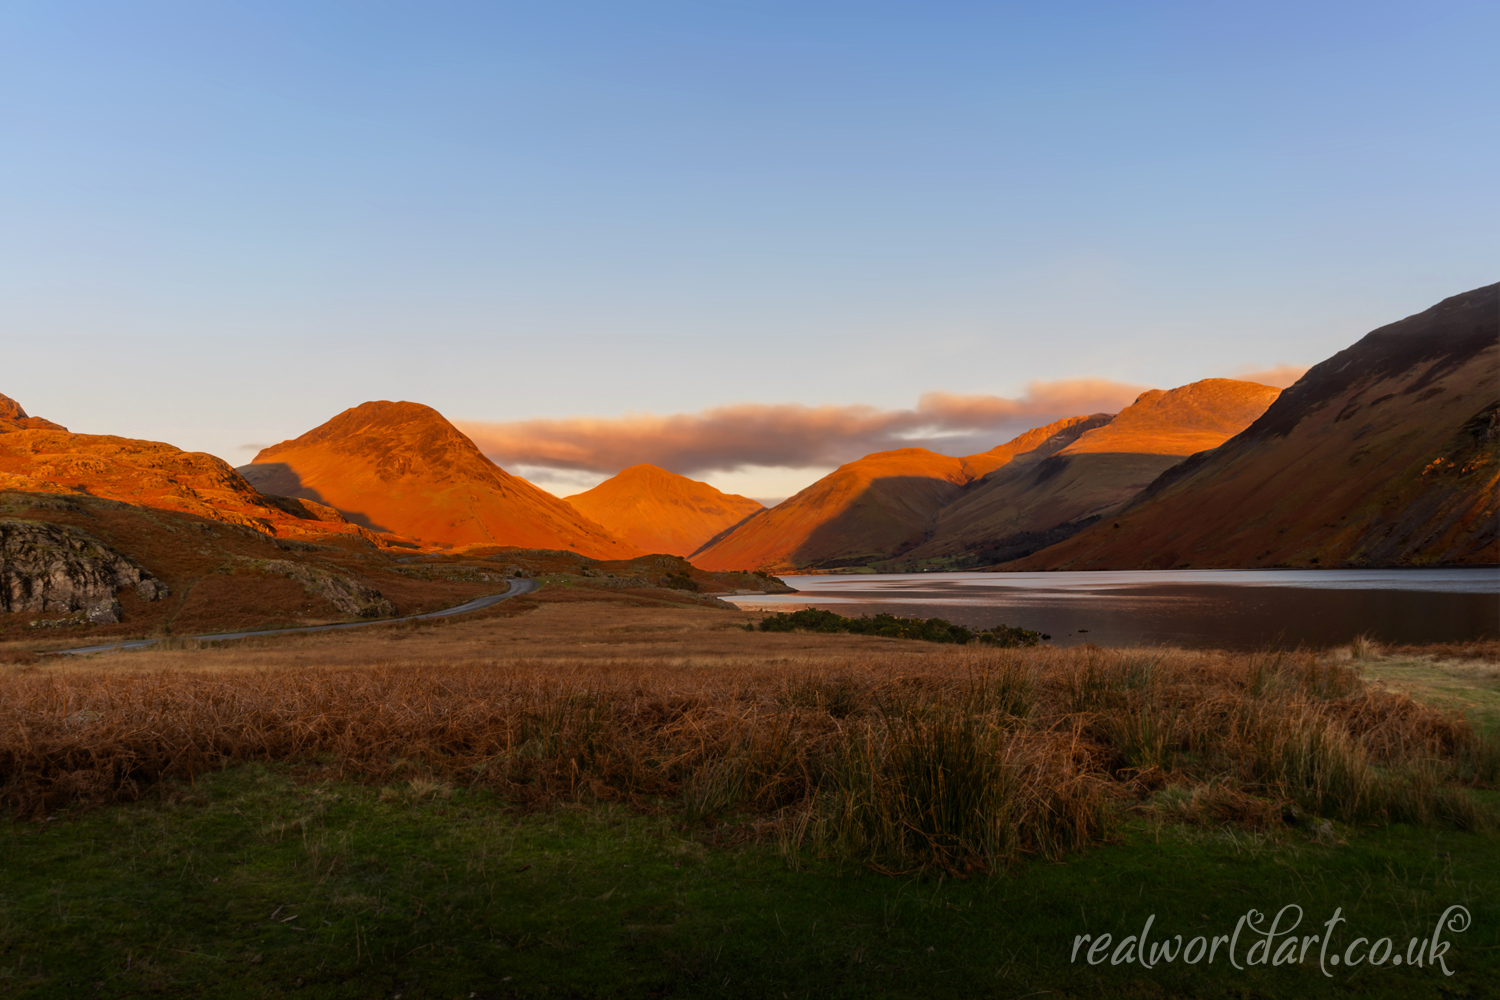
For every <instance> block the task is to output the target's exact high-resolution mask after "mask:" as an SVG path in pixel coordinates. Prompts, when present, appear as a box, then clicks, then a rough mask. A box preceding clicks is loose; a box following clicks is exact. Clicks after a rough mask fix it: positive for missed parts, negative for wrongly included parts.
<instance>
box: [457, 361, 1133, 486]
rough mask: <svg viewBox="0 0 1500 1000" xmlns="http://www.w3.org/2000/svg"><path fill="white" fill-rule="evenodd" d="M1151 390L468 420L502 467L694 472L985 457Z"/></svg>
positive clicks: (1067, 385)
mask: <svg viewBox="0 0 1500 1000" xmlns="http://www.w3.org/2000/svg"><path fill="white" fill-rule="evenodd" d="M1145 389H1146V387H1145V386H1138V385H1126V384H1124V383H1121V382H1113V381H1109V380H1107V379H1069V380H1066V381H1059V382H1032V383H1030V384H1029V385H1028V386H1027V387H1026V394H1025V395H1024V396H1022V397H1020V398H1019V399H1008V398H1005V397H1003V396H961V395H956V394H953V393H945V392H930V393H927V394H926V395H924V396H922V397H921V399H920V400H918V402H917V405H916V407H915V408H913V409H909V410H881V409H876V408H875V407H872V406H804V405H801V404H797V403H781V404H765V403H739V404H734V405H730V406H721V407H715V408H713V409H709V410H703V411H701V412H699V413H676V414H669V415H665V416H660V415H657V414H652V413H632V414H627V415H625V416H622V417H569V418H563V419H543V420H520V421H515V422H511V423H479V422H473V421H469V422H460V423H459V424H458V427H459V429H461V430H462V431H463V432H464V433H465V434H468V435H469V436H470V437H471V438H473V439H474V442H475V443H476V444H478V445H479V447H480V449H481V450H483V451H484V452H485V454H487V455H489V456H490V457H491V458H493V459H494V460H495V461H496V462H498V463H499V464H500V465H502V466H506V467H508V468H509V467H512V466H529V467H533V468H534V467H538V466H541V467H547V468H552V469H572V470H577V471H580V472H594V473H604V474H609V475H612V474H613V473H615V472H618V471H619V470H620V469H623V468H626V467H628V466H631V465H637V464H640V463H643V462H646V463H650V464H652V465H659V466H661V467H662V468H664V469H669V470H671V471H673V472H677V473H681V474H684V475H691V474H694V473H706V472H714V471H718V472H732V471H735V470H739V469H745V468H749V467H753V466H773V467H782V468H807V467H811V466H827V465H839V464H842V463H844V462H848V461H852V460H853V459H856V458H858V457H860V456H861V455H867V454H869V453H870V452H872V451H886V450H889V449H892V448H909V447H920V446H923V445H924V444H932V445H934V446H936V445H938V444H941V445H942V447H941V448H937V447H934V450H941V451H944V452H945V453H948V454H970V453H973V452H976V451H984V450H986V449H988V448H992V447H994V446H995V445H998V444H1002V443H1003V442H1005V441H1007V440H1009V439H1010V438H1011V437H1014V436H1015V435H1016V434H1019V433H1021V432H1022V431H1025V430H1029V429H1031V428H1032V427H1037V426H1040V425H1042V424H1046V423H1050V422H1051V421H1053V420H1057V419H1059V418H1061V417H1068V416H1074V415H1078V414H1086V413H1100V412H1106V413H1114V412H1117V411H1118V410H1120V409H1122V408H1123V407H1125V406H1128V405H1129V404H1130V403H1131V402H1132V401H1134V399H1135V398H1136V397H1137V396H1138V395H1140V394H1141V393H1142V392H1143V391H1145Z"/></svg>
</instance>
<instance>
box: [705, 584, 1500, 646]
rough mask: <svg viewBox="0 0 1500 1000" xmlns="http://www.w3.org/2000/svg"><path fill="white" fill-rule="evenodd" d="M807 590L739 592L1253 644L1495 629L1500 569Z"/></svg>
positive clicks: (740, 601) (773, 607)
mask: <svg viewBox="0 0 1500 1000" xmlns="http://www.w3.org/2000/svg"><path fill="white" fill-rule="evenodd" d="M783 579H784V580H786V582H787V584H788V585H790V586H793V587H796V588H797V589H798V590H799V591H800V593H796V594H774V595H764V596H762V595H756V596H754V597H736V598H734V599H733V602H734V603H735V604H737V605H738V606H740V607H742V608H751V609H764V610H768V611H791V610H795V609H796V608H805V607H818V608H827V609H828V610H830V611H837V612H838V613H839V614H842V615H850V616H858V615H862V614H869V615H873V614H880V613H882V612H885V613H889V614H896V615H916V616H920V617H923V618H934V617H936V618H946V619H948V620H949V621H951V622H955V623H957V624H959V625H966V626H968V627H970V628H990V627H991V626H994V625H998V624H1001V623H1004V624H1006V625H1019V626H1020V627H1022V628H1029V629H1035V630H1037V631H1039V632H1047V633H1050V634H1051V635H1052V642H1053V644H1054V645H1059V646H1072V645H1078V644H1081V643H1084V642H1096V643H1098V644H1099V645H1101V646H1116V645H1137V644H1147V645H1156V644H1164V645H1174V646H1188V647H1216V648H1221V649H1257V648H1263V647H1277V648H1292V647H1295V646H1299V645H1300V646H1315V647H1321V646H1332V645H1337V644H1339V643H1345V642H1348V641H1349V640H1350V639H1352V638H1354V637H1355V636H1357V635H1369V636H1371V637H1372V638H1374V639H1377V640H1379V641H1381V642H1390V643H1421V642H1454V641H1466V640H1470V639H1480V638H1491V639H1493V638H1496V637H1500V569H1495V568H1484V569H1408V570H1380V569H1370V570H1155V571H1120V572H1099V573H901V574H889V575H860V576H788V577H783Z"/></svg>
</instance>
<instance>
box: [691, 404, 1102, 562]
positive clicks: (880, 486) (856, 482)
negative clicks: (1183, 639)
mask: <svg viewBox="0 0 1500 1000" xmlns="http://www.w3.org/2000/svg"><path fill="white" fill-rule="evenodd" d="M1109 419H1110V418H1109V416H1108V415H1107V414H1096V415H1094V416H1092V417H1069V418H1067V419H1066V420H1060V421H1057V422H1056V423H1053V424H1049V425H1047V426H1046V427H1040V428H1037V429H1036V430H1032V431H1028V432H1026V433H1025V434H1023V435H1021V436H1020V437H1017V438H1016V439H1015V440H1014V441H1010V442H1008V443H1006V444H1003V445H1000V446H999V447H997V448H993V449H991V450H990V451H987V452H981V453H980V454H977V455H969V456H967V457H965V458H955V457H952V456H948V455H939V454H937V453H936V452H932V451H928V450H926V449H925V448H902V449H899V450H896V451H883V452H877V453H876V454H873V455H866V456H865V457H864V458H861V459H859V460H858V461H854V462H850V463H848V464H847V465H842V466H839V468H837V469H835V470H834V471H833V472H831V473H829V474H828V475H826V476H824V477H823V478H822V479H820V480H818V481H817V482H816V483H813V484H812V485H811V486H809V487H808V488H807V489H805V490H803V491H802V492H800V493H798V494H797V495H796V496H793V497H790V498H788V499H787V500H785V501H783V502H782V503H780V504H778V505H777V506H775V507H773V508H771V509H770V510H767V511H765V512H763V513H760V514H757V515H755V516H754V517H753V518H751V519H750V520H748V521H746V522H745V523H744V524H742V525H741V526H740V527H738V528H736V529H734V530H732V531H730V532H729V533H728V534H726V535H725V536H723V537H721V538H717V539H715V540H713V541H712V542H710V543H709V544H708V545H705V546H704V547H703V548H702V549H700V550H699V551H698V552H696V553H694V554H693V555H692V560H693V563H694V565H697V566H701V567H703V568H705V569H756V568H776V569H782V568H832V567H837V566H849V565H863V564H865V563H868V562H871V561H874V560H879V559H887V558H890V557H891V556H893V555H897V554H899V553H901V552H903V551H905V550H907V549H910V548H911V547H912V546H914V545H918V544H920V543H921V542H923V541H924V540H926V539H927V538H928V537H929V535H930V533H931V531H932V523H933V517H934V515H935V514H936V513H937V511H939V510H941V509H942V508H943V507H944V506H946V505H947V504H949V503H951V502H952V501H953V500H954V499H956V498H957V497H958V496H959V495H960V494H961V493H962V492H963V490H964V488H965V487H966V486H968V485H969V484H970V483H972V482H974V481H975V480H977V479H979V478H980V477H981V476H983V475H985V474H986V473H989V472H992V471H993V470H994V469H996V468H1000V467H1002V466H1005V465H1007V464H1011V463H1015V462H1018V461H1019V462H1021V463H1023V464H1029V463H1030V462H1032V461H1036V460H1039V458H1041V457H1045V455H1048V454H1051V453H1052V451H1055V450H1057V449H1058V448H1061V447H1064V446H1065V445H1067V444H1069V443H1071V442H1072V441H1073V440H1074V439H1076V438H1077V437H1078V436H1079V435H1080V434H1083V433H1084V432H1085V431H1087V430H1090V429H1092V428H1095V427H1098V426H1101V425H1103V424H1105V423H1107V422H1108V421H1109ZM1049 449H1050V450H1049Z"/></svg>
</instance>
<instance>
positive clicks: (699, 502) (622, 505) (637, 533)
mask: <svg viewBox="0 0 1500 1000" xmlns="http://www.w3.org/2000/svg"><path fill="white" fill-rule="evenodd" d="M567 499H568V503H570V504H572V505H573V506H574V507H577V508H578V509H579V510H580V511H582V512H583V514H584V516H586V517H588V518H590V519H592V520H594V521H596V522H598V523H599V524H602V525H603V526H604V527H605V528H608V529H609V530H610V531H611V532H613V533H614V534H615V535H616V536H618V537H619V538H623V539H624V540H625V541H627V542H629V543H630V544H632V545H634V546H635V547H636V548H639V549H641V550H643V551H645V552H665V553H668V554H670V555H675V556H685V555H688V554H690V553H691V552H693V551H695V550H696V549H698V548H699V547H700V546H701V545H703V543H704V542H707V541H708V540H709V539H711V538H713V537H714V536H715V535H718V534H720V533H721V532H723V531H724V530H725V529H727V528H732V527H734V526H735V525H737V524H739V523H740V522H741V521H743V520H745V518H747V517H749V516H751V515H752V514H754V513H755V512H756V511H759V510H763V509H764V508H763V507H762V505H761V504H760V503H759V502H757V501H755V500H751V499H750V498H749V497H742V496H739V495H737V494H733V493H721V492H720V491H718V490H716V489H714V488H713V487H712V486H710V485H708V484H707V483H700V482H698V481H697V480H694V479H689V478H687V477H686V476H679V475H677V474H676V473H675V472H668V471H667V470H666V469H661V468H658V467H656V466H654V465H632V466H631V467H630V468H628V469H625V470H624V471H622V472H620V473H619V474H618V475H616V476H614V477H613V478H611V479H606V480H605V481H604V482H602V483H600V484H599V485H598V486H595V487H594V488H593V489H591V490H588V491H587V492H584V493H576V494H574V495H573V496H570V497H568V498H567Z"/></svg>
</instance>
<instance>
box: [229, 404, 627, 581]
mask: <svg viewBox="0 0 1500 1000" xmlns="http://www.w3.org/2000/svg"><path fill="white" fill-rule="evenodd" d="M240 472H241V473H242V474H243V475H244V476H245V478H246V479H248V480H249V481H250V482H251V483H253V484H255V486H256V487H257V488H259V489H260V490H261V491H262V492H266V493H276V494H281V495H284V496H294V497H301V498H304V499H308V500H314V501H317V502H319V503H325V504H327V505H329V506H330V507H334V508H335V509H337V510H339V511H340V512H341V513H343V514H344V516H345V517H347V518H349V519H350V520H351V521H354V522H356V523H358V524H363V525H365V526H366V527H368V528H371V529H373V530H376V531H390V532H395V533H397V534H401V535H407V536H410V537H412V538H418V539H422V540H423V541H425V542H428V543H431V544H445V545H486V544H487V545H517V546H521V547H525V548H557V549H571V550H572V551H574V552H578V553H580V554H582V555H586V556H592V557H596V558H604V559H628V558H632V557H634V556H636V555H639V552H638V551H636V549H635V548H634V547H633V546H631V545H628V544H626V543H624V542H621V541H620V540H619V539H617V538H615V537H614V536H613V535H611V534H610V533H609V532H608V531H606V530H605V529H604V528H602V527H600V526H599V525H598V524H595V523H594V522H592V521H590V520H588V519H587V518H585V517H581V516H580V515H579V513H578V511H577V510H576V509H575V508H573V507H571V506H569V505H568V504H567V503H566V502H564V501H562V500H559V499H558V498H557V497H555V496H553V495H552V494H550V493H547V492H545V491H544V490H541V489H538V488H537V487H535V486H533V485H532V484H531V483H528V482H527V481H526V480H524V479H521V478H520V477H518V476H512V475H511V474H510V473H508V472H506V471H505V470H504V469H502V468H500V467H499V466H498V465H496V464H495V463H494V462H491V461H490V460H489V459H488V458H486V457H485V455H484V453H483V452H481V451H480V450H479V448H478V447H477V446H476V445H475V444H474V442H473V441H471V440H469V438H468V437H467V436H466V435H464V433H463V432H462V431H460V430H459V429H458V428H456V427H454V426H453V425H452V424H451V423H449V422H448V419H447V418H446V417H444V416H443V415H442V414H441V413H439V412H438V411H437V410H434V409H433V408H432V407H430V406H424V405H422V404H421V403H411V402H405V401H400V402H392V401H390V400H375V401H372V402H368V403H361V404H360V405H359V406H355V407H351V408H350V409H347V410H345V411H344V412H342V413H340V414H338V415H337V416H335V417H333V418H332V419H331V420H329V421H327V422H326V423H324V424H321V425H319V426H318V427H315V428H313V429H312V430H310V431H308V432H307V433H306V434H303V435H302V436H300V437H297V438H294V439H292V440H290V441H283V442H281V443H280V444H276V445H272V446H271V447H269V448H266V449H263V450H262V451H261V452H260V454H258V455H256V456H255V458H254V459H253V460H252V461H251V463H250V464H249V465H246V466H243V467H242V468H241V469H240Z"/></svg>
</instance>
